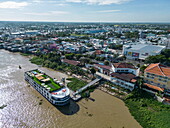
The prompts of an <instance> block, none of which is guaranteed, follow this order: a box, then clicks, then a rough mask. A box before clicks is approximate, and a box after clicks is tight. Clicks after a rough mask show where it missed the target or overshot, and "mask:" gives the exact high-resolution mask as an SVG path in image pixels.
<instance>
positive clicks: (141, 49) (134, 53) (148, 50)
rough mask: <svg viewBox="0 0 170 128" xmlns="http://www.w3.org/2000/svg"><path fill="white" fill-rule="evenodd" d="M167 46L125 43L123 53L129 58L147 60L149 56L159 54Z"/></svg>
mask: <svg viewBox="0 0 170 128" xmlns="http://www.w3.org/2000/svg"><path fill="white" fill-rule="evenodd" d="M165 47H166V46H160V45H147V44H137V45H123V53H122V54H123V55H124V56H126V57H127V58H128V59H133V60H145V59H146V58H147V57H148V56H154V55H159V54H160V53H161V51H162V50H164V49H165Z"/></svg>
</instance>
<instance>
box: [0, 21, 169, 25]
mask: <svg viewBox="0 0 170 128" xmlns="http://www.w3.org/2000/svg"><path fill="white" fill-rule="evenodd" d="M0 22H50V23H164V24H165V23H167V24H170V22H166V21H154V22H153V21H39V20H37V21H34V20H32V21H24V20H19V21H13V20H12V21H10V20H2V21H1V20H0Z"/></svg>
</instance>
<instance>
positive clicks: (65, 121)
mask: <svg viewBox="0 0 170 128" xmlns="http://www.w3.org/2000/svg"><path fill="white" fill-rule="evenodd" d="M19 65H20V66H21V67H22V69H19V68H18V66H19ZM35 68H40V69H41V70H43V71H44V72H46V73H47V74H49V75H50V76H52V77H55V78H58V79H59V80H60V79H61V78H62V77H67V76H66V75H65V74H63V73H59V72H56V71H53V70H50V69H47V68H42V67H38V66H36V65H34V64H31V63H30V62H29V58H27V57H24V56H21V55H19V54H18V53H11V52H8V51H5V50H0V106H2V105H7V106H6V107H4V108H3V109H0V128H141V126H140V125H139V123H138V122H137V121H136V120H135V119H134V118H133V117H132V116H131V114H130V113H129V111H128V108H127V107H126V106H125V104H124V102H123V101H121V100H120V99H117V98H115V97H113V96H110V95H108V94H106V93H104V92H102V91H100V90H97V89H96V90H95V91H94V92H93V93H92V94H91V99H88V100H86V99H83V100H81V101H79V102H78V103H75V102H73V101H71V103H70V105H68V106H65V107H57V108H56V107H55V106H53V105H52V104H50V103H49V102H48V101H47V100H46V99H45V98H44V97H43V96H41V95H40V94H39V93H38V92H37V91H36V90H35V89H34V88H32V87H30V86H29V84H28V83H26V82H25V80H24V72H25V71H28V70H32V69H35ZM40 102H42V104H41V105H39V103H40Z"/></svg>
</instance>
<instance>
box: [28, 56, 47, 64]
mask: <svg viewBox="0 0 170 128" xmlns="http://www.w3.org/2000/svg"><path fill="white" fill-rule="evenodd" d="M30 61H31V63H34V64H37V65H42V63H43V62H44V60H43V59H41V58H39V57H37V56H34V57H33V58H32V59H30Z"/></svg>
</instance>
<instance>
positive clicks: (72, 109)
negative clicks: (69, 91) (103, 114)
mask: <svg viewBox="0 0 170 128" xmlns="http://www.w3.org/2000/svg"><path fill="white" fill-rule="evenodd" d="M55 107H56V108H57V109H58V110H59V111H60V112H61V113H63V114H64V115H74V114H76V113H77V112H78V111H79V110H80V107H79V105H78V104H77V103H76V102H75V101H73V100H70V103H69V104H68V105H65V106H55Z"/></svg>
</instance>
